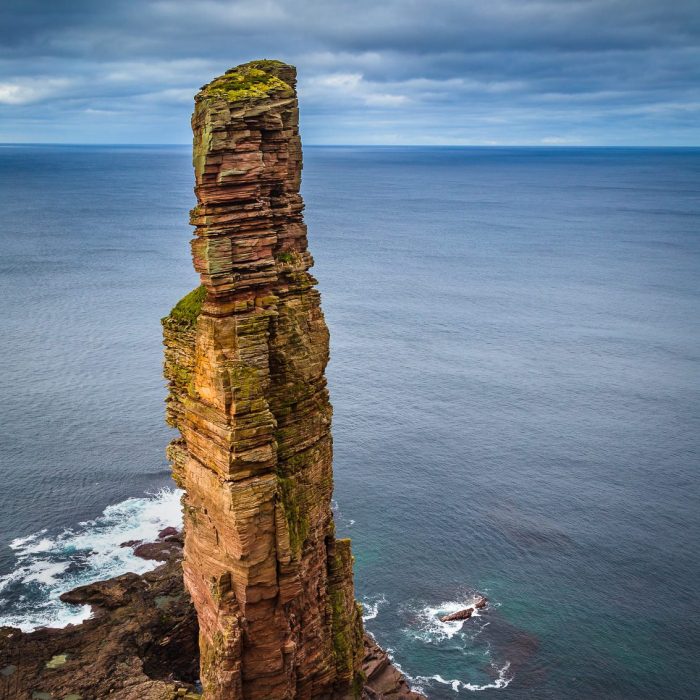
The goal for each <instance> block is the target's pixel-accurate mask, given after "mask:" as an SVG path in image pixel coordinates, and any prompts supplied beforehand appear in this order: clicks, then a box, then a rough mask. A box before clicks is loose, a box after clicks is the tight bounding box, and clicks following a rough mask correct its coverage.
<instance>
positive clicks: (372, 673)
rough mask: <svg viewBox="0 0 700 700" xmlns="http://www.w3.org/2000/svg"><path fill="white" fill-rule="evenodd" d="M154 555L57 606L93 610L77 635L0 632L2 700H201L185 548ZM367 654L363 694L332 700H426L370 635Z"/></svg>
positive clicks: (173, 544) (69, 630)
mask: <svg viewBox="0 0 700 700" xmlns="http://www.w3.org/2000/svg"><path fill="white" fill-rule="evenodd" d="M151 550H152V551H151ZM151 550H149V555H150V556H152V557H153V558H155V559H163V558H165V557H167V561H166V562H165V563H164V564H162V565H161V566H159V567H158V568H157V569H155V570H154V571H151V572H149V573H147V574H144V575H143V576H137V575H136V574H124V575H123V576H118V577H117V578H113V579H110V580H108V581H100V582H99V583H94V584H90V585H87V586H82V587H80V588H77V589H76V590H74V591H71V592H70V593H66V594H64V595H63V596H62V599H63V600H64V601H65V602H67V603H74V604H81V605H91V606H92V608H93V616H92V617H91V618H90V619H89V620H87V621H85V622H83V623H82V624H81V625H69V626H68V627H66V628H64V629H48V628H43V629H39V630H36V631H34V632H31V633H24V632H21V631H20V630H18V629H15V628H12V627H2V628H0V700H104V698H110V700H176V699H178V698H180V699H181V698H186V699H187V698H189V699H190V700H193V699H194V698H201V697H202V696H201V694H200V692H198V688H199V686H198V683H197V676H198V674H199V650H198V645H197V637H198V629H197V616H196V614H195V611H194V608H193V606H192V603H191V601H190V599H189V597H188V595H187V594H186V592H185V590H184V587H183V583H182V566H181V556H182V547H181V541H180V539H179V537H169V538H168V542H167V543H162V544H154V545H153V546H152V547H151ZM365 652H366V653H365V658H364V661H363V665H362V671H363V675H364V677H365V678H366V680H365V683H364V687H362V688H354V689H352V688H351V689H348V690H346V691H344V692H341V693H339V694H337V695H336V696H335V697H334V698H329V699H328V700H341V699H342V700H345V699H346V698H347V700H350V699H351V698H352V699H355V698H364V699H366V700H381V699H383V698H386V699H387V700H388V699H389V698H391V699H392V700H421V699H422V698H423V696H422V695H420V694H418V693H415V692H412V691H411V689H410V688H409V686H408V683H407V682H406V679H405V678H404V677H403V676H402V675H401V673H400V672H399V671H398V670H397V669H396V667H395V666H393V665H392V663H391V661H390V660H389V657H388V656H387V654H386V652H384V651H383V650H382V649H381V648H380V647H379V646H378V645H377V644H376V642H375V641H374V640H373V639H372V638H371V637H370V636H369V635H365ZM271 700H272V699H271Z"/></svg>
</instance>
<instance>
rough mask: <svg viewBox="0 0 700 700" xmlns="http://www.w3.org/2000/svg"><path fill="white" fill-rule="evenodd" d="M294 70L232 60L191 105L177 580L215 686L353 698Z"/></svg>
mask: <svg viewBox="0 0 700 700" xmlns="http://www.w3.org/2000/svg"><path fill="white" fill-rule="evenodd" d="M295 84H296V72H295V69H294V68H293V67H291V66H288V65H285V64H283V63H279V62H277V61H259V62H253V63H249V64H245V65H243V66H239V67H238V68H236V69H233V70H232V71H228V72H227V73H226V74H225V75H223V76H221V77H220V78H217V79H216V80H214V81H212V82H211V83H209V84H208V85H206V86H204V87H203V88H202V90H201V91H200V92H199V94H198V95H197V96H196V98H195V100H196V101H195V111H194V115H193V117H192V127H193V131H194V169H195V193H196V196H197V205H196V206H195V208H194V209H193V210H192V218H191V223H192V224H193V225H194V226H195V227H196V228H195V234H196V235H195V239H194V240H193V242H192V254H193V260H194V266H195V269H196V270H197V272H198V273H199V274H200V277H201V281H202V285H203V286H202V287H200V288H199V289H197V290H195V291H194V292H192V293H191V294H190V295H188V296H187V297H185V298H184V299H183V300H181V302H180V303H179V304H178V305H177V306H176V307H175V308H174V309H173V312H172V313H171V315H170V316H168V317H167V318H166V319H164V321H163V325H164V337H165V346H166V350H165V358H166V359H165V375H166V378H167V379H168V381H169V388H170V394H169V397H168V400H167V419H168V422H169V423H170V424H171V425H173V426H175V427H177V428H178V429H179V431H180V434H181V438H178V439H177V440H174V441H173V443H172V444H171V445H170V447H169V456H170V459H171V461H172V464H173V473H174V475H175V478H176V480H177V482H178V484H179V485H180V486H181V487H182V488H183V489H184V490H185V496H184V498H183V506H184V516H185V556H184V563H183V568H184V578H185V584H186V586H187V589H188V590H189V592H190V594H191V596H192V600H193V602H194V605H195V608H196V610H197V616H198V619H199V630H200V632H199V634H200V652H201V680H202V683H203V686H204V690H205V696H206V697H207V698H209V699H211V700H214V699H217V700H218V699H222V700H223V699H224V698H225V699H226V700H230V699H232V698H246V699H248V700H251V699H256V698H259V699H261V700H262V699H265V700H270V699H273V698H322V697H333V696H339V697H343V696H345V695H348V696H349V697H352V695H353V692H355V691H357V689H358V687H361V685H362V674H361V673H360V665H361V662H362V657H363V656H364V654H365V651H364V648H363V631H362V620H361V616H360V613H359V610H358V606H357V604H356V603H355V598H354V591H353V580H352V555H351V553H350V542H349V540H338V539H336V538H335V535H334V524H333V514H332V512H331V495H332V491H333V473H332V439H331V414H332V409H331V405H330V403H329V398H328V390H327V388H326V378H325V374H324V372H325V367H326V364H327V362H328V329H327V327H326V324H325V321H324V318H323V314H322V312H321V307H320V295H319V293H318V291H317V290H316V289H315V288H314V285H315V283H316V281H315V280H314V278H313V277H312V276H311V275H310V274H309V272H308V270H309V268H310V267H311V265H312V264H313V260H312V257H311V255H310V254H309V252H308V250H307V238H306V226H305V224H304V221H303V216H302V210H303V207H304V204H303V201H302V198H301V195H300V194H299V185H300V176H301V167H302V153H301V142H300V139H299V129H298V107H297V98H296V90H295Z"/></svg>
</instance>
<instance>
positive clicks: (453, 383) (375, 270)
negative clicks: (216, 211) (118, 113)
mask: <svg viewBox="0 0 700 700" xmlns="http://www.w3.org/2000/svg"><path fill="white" fill-rule="evenodd" d="M305 157H306V162H305V170H304V195H305V198H306V203H307V223H308V224H309V229H310V245H311V249H312V252H313V254H314V256H315V259H316V268H315V275H316V276H317V277H318V279H319V282H320V289H321V291H322V293H323V304H324V310H325V313H326V317H327V320H328V324H329V326H330V329H331V338H332V341H331V342H332V361H331V364H330V366H329V379H330V387H331V396H332V400H333V404H334V406H335V419H334V425H335V449H336V458H335V474H336V494H335V498H336V502H337V506H336V507H337V517H338V523H339V530H340V532H341V533H343V534H347V535H349V536H351V537H352V538H353V541H354V551H355V555H356V587H357V593H358V597H359V598H360V599H362V600H363V601H364V603H365V615H366V617H367V621H366V625H367V628H368V629H369V630H370V631H371V632H372V633H373V634H375V636H376V637H377V639H378V640H379V642H380V643H381V644H383V645H385V646H387V647H389V648H390V649H391V650H392V654H393V655H394V658H395V659H396V661H397V662H398V663H399V664H400V665H401V667H402V668H403V669H404V671H405V672H406V673H407V674H409V675H410V676H411V677H412V678H413V679H414V683H415V684H416V685H418V686H420V687H421V688H423V689H424V691H425V692H426V693H427V694H428V695H429V697H430V698H437V699H445V698H455V697H468V696H470V693H472V692H477V693H483V695H485V696H494V697H503V698H511V699H512V700H516V699H517V700H519V699H521V698H533V699H536V700H547V699H560V698H567V699H569V698H571V699H574V700H578V699H580V700H589V699H591V698H612V699H616V698H619V699H629V700H643V699H649V700H651V699H658V698H674V699H679V698H695V697H697V696H698V661H697V660H698V658H700V640H699V634H698V613H699V610H698V604H697V588H698V581H699V580H700V567H699V564H698V554H699V551H698V547H699V543H700V523H699V513H700V507H699V506H700V503H699V500H700V499H698V495H699V493H698V492H699V489H698V481H697V478H698V477H697V467H698V458H699V453H700V342H699V341H700V313H699V312H700V150H653V149H563V148H557V149H526V148H523V149H516V148H483V149H478V148H307V149H306V152H305ZM192 204H193V195H192V170H191V165H190V155H189V149H188V148H180V147H172V148H166V147H159V148H150V147H139V148H125V147H121V148H113V147H48V146H47V147H44V146H41V147H38V146H37V147H28V146H3V147H0V211H2V216H1V218H0V288H1V295H2V296H1V298H2V328H3V331H2V334H0V385H1V390H2V403H1V404H0V425H1V426H2V430H1V431H0V441H1V443H2V444H1V445H0V455H1V459H2V467H1V468H2V490H1V493H0V624H14V625H21V626H22V627H24V628H25V629H30V628H32V627H34V626H37V625H41V624H53V625H59V624H66V623H67V622H70V621H77V620H79V619H81V618H82V617H84V616H85V614H87V611H86V610H81V609H77V610H76V609H74V608H69V607H68V606H63V605H61V604H60V603H59V602H58V600H57V596H58V595H59V593H60V592H62V591H63V590H65V589H67V588H70V587H72V586H74V585H77V584H79V583H83V582H85V581H87V580H90V579H91V578H102V577H105V576H109V575H112V574H115V573H120V572H122V571H125V570H138V571H141V570H143V569H144V568H145V567H148V566H150V564H148V563H146V562H142V561H140V560H136V559H134V558H133V557H132V556H131V554H130V551H129V550H125V549H120V548H119V547H118V544H119V542H121V541H123V540H126V539H134V538H137V537H139V536H152V535H153V533H154V531H155V530H156V528H158V527H161V526H165V525H171V524H176V523H177V521H178V519H179V504H178V494H177V493H176V492H174V491H173V485H172V483H171V481H170V478H169V473H168V466H167V463H166V461H165V458H164V447H165V445H166V443H167V442H168V440H169V439H170V437H171V435H170V431H169V430H168V429H167V428H166V427H165V425H164V423H163V398H164V395H165V389H164V383H163V381H162V379H161V376H160V372H161V361H162V360H161V336H160V324H159V319H160V317H161V316H163V315H165V314H166V313H167V312H168V311H169V309H170V307H171V306H172V305H173V304H174V303H175V302H176V301H177V300H178V299H179V298H180V297H181V296H182V294H183V293H185V292H187V291H188V290H189V289H191V288H192V287H194V286H195V285H196V283H197V280H196V278H195V275H194V272H193V271H192V269H191V263H190V259H189V245H188V241H189V238H190V236H191V231H190V227H189V226H188V225H187V219H188V209H189V208H190V207H191V206H192ZM476 592H480V593H484V594H486V595H487V596H488V598H489V600H490V605H489V608H488V609H487V610H486V611H485V612H483V613H482V614H481V615H480V616H479V617H476V618H473V619H471V620H469V621H467V622H466V623H465V624H464V625H459V624H442V623H440V622H439V621H438V620H437V615H438V614H439V613H441V612H443V611H450V610H454V609H456V608H458V607H460V606H463V605H464V604H465V603H467V602H469V601H470V600H471V599H472V596H473V595H474V594H475V593H476Z"/></svg>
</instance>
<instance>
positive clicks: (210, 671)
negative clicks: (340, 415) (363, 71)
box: [0, 61, 421, 700]
mask: <svg viewBox="0 0 700 700" xmlns="http://www.w3.org/2000/svg"><path fill="white" fill-rule="evenodd" d="M295 86H296V73H295V70H294V68H293V67H291V66H288V65H285V64H283V63H280V62H278V61H257V62H252V63H248V64H245V65H242V66H239V67H237V68H235V69H233V70H231V71H228V72H227V73H226V74H224V75H222V76H220V77H219V78H216V79H215V80H213V81H212V82H211V83H209V84H208V85H206V86H204V87H203V88H202V90H201V91H200V92H199V93H198V94H197V96H196V98H195V111H194V115H193V118H192V126H193V131H194V154H193V164H194V170H195V194H196V197H197V204H196V206H195V208H194V209H193V210H192V214H191V223H192V224H193V225H194V226H195V239H194V241H193V242H192V253H193V260H194V266H195V269H196V271H197V272H198V273H199V275H200V278H201V282H202V285H201V286H200V287H198V288H197V289H195V290H193V291H192V292H191V293H190V294H188V295H187V296H186V297H184V298H183V299H182V300H181V301H180V302H179V303H178V304H176V306H175V307H174V308H173V310H172V312H171V313H170V315H169V316H168V317H166V318H165V319H163V328H164V343H165V376H166V379H167V380H168V382H169V396H168V399H167V420H168V422H169V424H170V425H172V426H173V427H175V428H177V429H178V431H179V433H180V437H178V438H177V439H176V440H174V441H173V442H172V443H171V444H170V446H169V447H168V456H169V458H170V460H171V462H172V466H173V475H174V478H175V480H176V482H177V483H178V485H179V486H180V487H181V488H182V489H184V491H185V495H184V497H183V513H184V546H183V544H182V542H181V539H180V535H179V534H176V533H173V532H167V533H161V538H160V540H159V541H158V542H155V543H125V544H128V545H130V546H135V547H136V553H137V554H139V555H141V556H147V557H153V558H156V559H159V560H165V563H163V564H162V565H161V566H159V567H158V568H157V569H156V570H154V571H153V572H151V573H148V574H145V575H144V576H136V575H134V574H125V575H124V576H120V577H118V578H116V579H112V580H110V581H106V582H101V583H97V584H92V585H88V586H83V587H82V588H79V589H77V590H76V591H73V592H71V593H69V594H66V595H64V597H63V599H64V600H65V601H66V602H71V603H83V604H84V603H87V604H90V605H92V606H93V610H94V615H93V617H92V618H91V619H90V620H88V621H86V622H85V623H83V624H82V625H79V626H75V627H68V628H65V629H59V630H56V629H42V630H38V631H36V632H33V633H31V634H24V633H22V632H20V631H19V630H15V629H9V628H3V629H2V630H0V698H3V699H4V698H8V699H9V698H13V699H14V698H17V699H18V700H19V699H24V698H37V699H39V700H42V699H43V700H47V699H50V698H63V700H78V699H80V700H89V699H92V698H95V699H97V698H107V697H109V698H115V699H117V698H118V699H121V700H136V699H137V698H139V699H146V700H148V699H151V698H152V699H154V700H155V699H156V698H158V699H162V700H165V699H166V698H175V697H183V696H184V697H199V695H200V693H203V695H204V697H205V698H207V699H209V700H234V699H239V698H240V699H243V698H246V700H276V699H280V700H281V699H287V698H329V699H330V698H357V697H365V698H399V697H403V698H414V699H417V698H420V697H421V696H420V695H418V694H416V693H413V692H411V691H410V689H409V688H408V685H407V684H406V682H405V680H404V679H403V677H402V676H401V674H400V673H399V672H398V671H397V670H396V669H395V668H394V667H393V666H392V665H391V663H390V661H389V659H388V657H387V655H386V654H385V653H384V652H383V651H382V650H381V649H380V648H379V647H378V646H377V645H376V644H375V643H374V641H373V640H372V639H371V638H370V637H369V636H368V635H366V634H365V633H364V630H363V625H362V616H361V607H360V606H359V605H358V604H357V603H356V601H355V596H354V586H353V572H352V562H353V557H352V553H351V547H350V541H349V540H347V539H339V538H336V536H335V526H334V521H333V513H332V510H331V496H332V491H333V473H332V438H331V414H332V409H331V405H330V402H329V396H328V390H327V388H326V378H325V367H326V364H327V362H328V329H327V327H326V324H325V321H324V318H323V314H322V312H321V307H320V295H319V293H318V291H317V290H316V289H315V286H314V285H315V283H316V281H315V280H314V278H313V277H312V276H311V275H310V274H309V268H310V267H311V266H312V264H313V260H312V257H311V255H310V253H309V252H308V250H307V237H306V226H305V224H304V221H303V216H302V211H303V201H302V198H301V195H300V194H299V186H300V181H301V167H302V153H301V142H300V138H299V128H298V105H297V97H296V89H295ZM183 574H184V578H183ZM183 581H184V585H183Z"/></svg>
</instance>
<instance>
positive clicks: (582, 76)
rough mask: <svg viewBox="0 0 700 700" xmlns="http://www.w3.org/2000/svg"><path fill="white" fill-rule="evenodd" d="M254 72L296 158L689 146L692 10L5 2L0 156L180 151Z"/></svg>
mask: <svg viewBox="0 0 700 700" xmlns="http://www.w3.org/2000/svg"><path fill="white" fill-rule="evenodd" d="M258 58H276V59H280V60H283V61H286V62H288V63H292V64H294V65H296V66H297V68H298V72H299V99H300V106H301V126H302V136H303V139H304V142H305V143H306V144H416V145H418V144H421V145H448V144H455V145H551V146H555V145H562V146H586V145H633V146H634V145H637V146H652V145H660V146H664V145H665V146H677V145H681V146H682V145H688V146H700V0H296V1H294V0H0V142H14V143H17V142H20V143H42V142H44V143H46V142H47V143H182V144H186V143H190V141H191V131H190V124H189V118H190V114H191V112H192V105H193V96H194V94H195V92H197V90H198V89H199V87H200V86H201V85H203V84H204V83H206V82H209V81H210V80H211V79H212V78H213V77H215V76H217V75H219V74H221V73H223V72H224V71H225V70H226V69H228V68H230V67H233V66H235V65H237V64H239V63H243V62H246V61H249V60H253V59H258Z"/></svg>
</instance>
